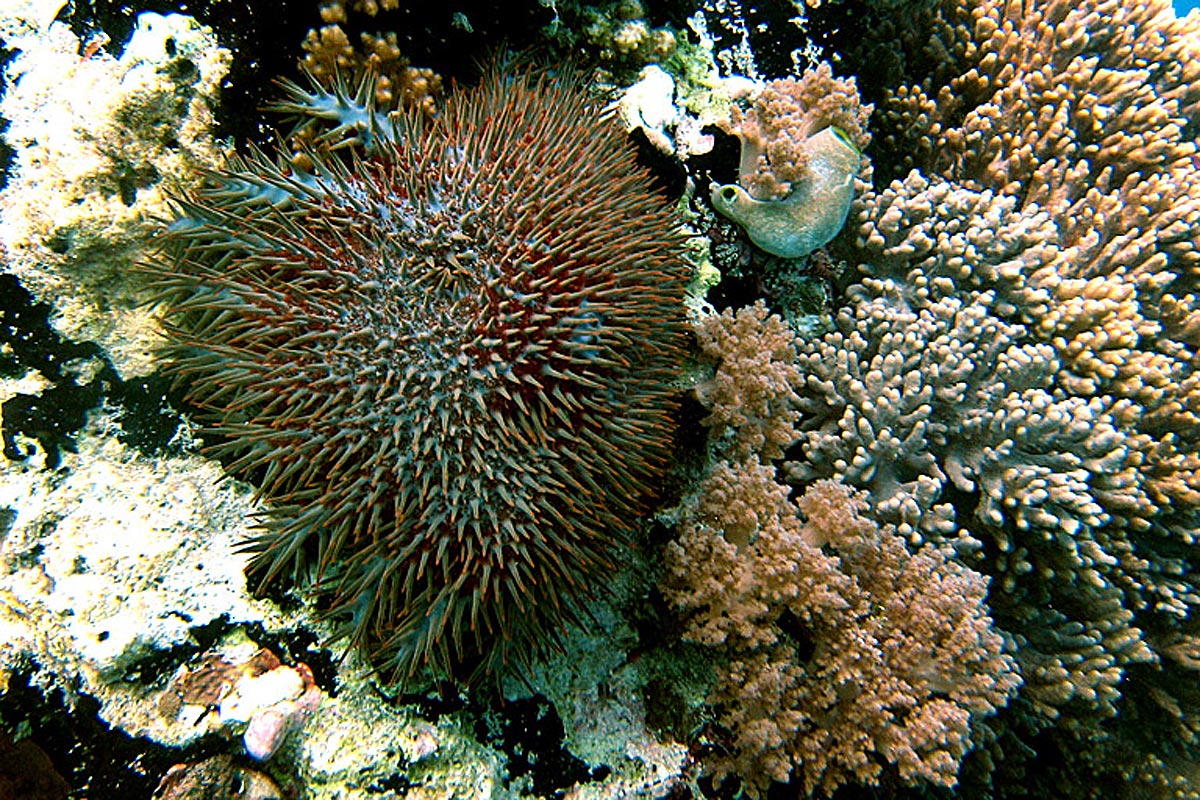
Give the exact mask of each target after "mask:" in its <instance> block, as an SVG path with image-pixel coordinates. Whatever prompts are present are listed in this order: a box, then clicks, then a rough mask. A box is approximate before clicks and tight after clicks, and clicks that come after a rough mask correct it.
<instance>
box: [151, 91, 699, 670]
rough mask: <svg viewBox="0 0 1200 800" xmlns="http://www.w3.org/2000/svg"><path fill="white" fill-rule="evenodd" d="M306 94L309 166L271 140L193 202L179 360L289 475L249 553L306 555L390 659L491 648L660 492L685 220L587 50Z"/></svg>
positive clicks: (296, 564) (355, 624)
mask: <svg viewBox="0 0 1200 800" xmlns="http://www.w3.org/2000/svg"><path fill="white" fill-rule="evenodd" d="M290 95H291V99H290V101H289V102H287V103H285V104H283V106H282V107H283V108H284V109H285V110H288V111H290V112H292V113H294V114H296V115H299V116H300V117H302V118H303V120H304V123H303V125H306V126H309V127H311V126H313V125H314V124H316V123H322V124H325V123H328V130H326V131H325V132H324V133H322V134H321V135H319V136H318V137H317V139H316V145H315V146H314V147H313V148H311V149H308V150H307V152H306V153H305V154H304V155H305V157H306V159H307V161H309V162H311V166H310V168H309V169H306V170H300V169H293V168H289V167H286V166H281V165H277V164H276V163H274V162H273V161H272V160H271V159H270V158H269V157H267V156H265V155H262V154H257V153H256V154H254V155H252V156H251V157H250V158H248V159H245V160H240V161H237V162H236V163H234V164H233V165H231V167H230V168H229V169H228V170H227V171H223V172H219V173H216V174H213V175H212V176H211V180H210V181H209V185H208V186H207V188H204V189H202V190H201V191H199V192H198V193H196V194H195V195H194V196H191V197H189V198H187V199H185V200H182V201H181V202H180V207H181V218H180V219H179V221H177V222H176V223H174V224H173V225H172V226H171V228H170V236H169V238H170V239H171V245H170V246H169V249H168V252H169V254H170V257H169V258H167V259H165V260H163V262H162V264H161V265H160V267H159V268H160V269H162V270H163V275H162V277H161V278H160V280H159V282H158V287H159V289H160V290H161V291H163V292H164V293H165V295H166V297H167V298H168V304H169V312H168V313H167V314H166V318H167V320H168V323H167V324H168V330H169V333H170V337H171V340H172V344H171V346H170V353H171V356H172V357H173V359H174V363H175V370H176V371H177V372H178V373H179V374H181V375H186V376H187V377H188V379H189V381H190V385H191V396H192V398H193V399H194V400H195V401H196V402H197V403H198V404H199V405H201V406H202V407H204V408H205V409H207V410H208V412H209V413H210V414H211V418H210V419H211V422H210V428H209V429H210V431H211V433H212V434H214V435H218V436H220V437H223V441H222V442H221V443H220V444H218V445H216V446H215V447H214V448H213V451H214V452H215V453H217V454H219V455H221V456H222V457H225V458H228V459H230V465H229V469H230V471H231V472H232V473H234V474H237V475H243V476H248V477H252V478H253V479H254V481H255V482H256V484H257V485H258V486H259V487H260V493H261V496H262V497H263V498H264V499H266V500H267V501H269V506H268V510H267V511H266V512H265V516H264V517H263V519H262V521H261V531H260V532H259V533H258V535H257V536H256V537H255V538H254V540H253V541H252V542H251V543H250V544H249V549H250V550H251V551H252V552H253V553H254V559H253V566H252V568H253V570H254V571H256V572H258V573H260V574H261V575H262V576H263V577H264V578H265V579H266V580H268V581H270V580H274V579H276V578H278V577H280V576H283V575H288V576H291V577H294V578H296V579H297V580H300V581H305V582H308V581H310V582H311V585H312V586H313V587H314V588H315V590H316V591H317V592H318V593H319V594H320V595H322V596H324V597H325V598H326V600H327V601H328V603H329V610H328V615H329V617H331V618H332V619H335V620H338V621H340V622H341V623H342V635H343V636H345V637H346V638H347V639H349V640H350V641H351V642H353V643H354V644H358V645H362V646H364V647H365V648H366V649H367V651H368V652H369V653H370V654H371V655H372V656H373V657H374V660H375V661H376V662H377V663H378V664H380V666H381V667H382V668H383V669H384V671H385V673H386V674H390V675H392V676H393V677H396V678H400V679H404V678H407V677H408V676H410V675H411V674H412V673H413V672H414V670H416V669H417V668H418V667H419V666H420V665H424V664H429V665H432V666H433V667H434V668H436V670H437V671H440V672H442V673H454V674H456V677H460V678H467V677H472V676H480V675H484V674H493V673H496V672H498V671H499V670H501V669H502V668H503V667H504V666H505V665H506V664H507V663H508V662H511V661H513V660H514V659H517V660H524V659H525V658H526V657H527V656H528V651H529V648H531V647H532V648H534V649H536V648H537V647H538V645H539V644H544V643H546V642H549V641H551V640H552V639H553V637H555V636H557V635H558V633H559V631H560V628H561V626H562V625H563V623H564V622H567V621H570V620H574V619H577V618H578V616H579V613H580V610H579V606H578V602H579V600H580V599H581V598H582V597H584V596H585V595H586V594H587V593H588V592H589V591H590V590H591V589H592V588H593V587H594V584H595V579H596V576H597V573H598V572H600V571H601V570H604V569H606V568H609V567H611V566H613V564H614V563H615V562H614V553H615V552H616V550H617V548H619V547H620V545H621V542H622V537H623V536H624V534H625V533H626V532H628V531H629V530H630V527H631V524H632V523H633V521H634V520H635V519H636V518H637V515H638V513H639V511H641V510H642V509H643V508H644V501H645V500H646V499H647V498H648V497H649V496H650V495H652V493H653V486H654V480H655V476H656V475H657V474H658V473H659V472H660V471H661V470H662V468H663V465H664V461H665V455H666V452H667V448H668V445H669V443H670V441H671V439H672V436H673V433H672V430H673V428H672V414H673V410H674V408H675V405H676V402H677V398H676V397H675V396H674V393H673V391H672V389H671V388H670V387H671V385H672V383H671V378H672V377H673V375H674V374H675V371H676V370H677V368H678V364H679V362H680V360H681V353H682V346H683V337H684V331H685V328H684V324H685V323H684V316H683V306H682V298H683V293H684V285H685V279H686V277H687V269H686V267H685V260H684V258H683V257H682V242H683V237H682V233H681V232H680V229H679V226H678V224H677V222H676V221H675V218H674V216H673V215H672V213H671V211H670V209H669V208H668V207H667V206H666V204H665V202H664V200H663V199H662V198H660V197H658V196H656V194H655V193H654V191H653V189H652V187H651V183H650V179H649V177H648V175H647V174H646V173H645V172H644V171H643V170H642V169H641V168H639V167H638V166H637V165H636V164H635V162H634V155H633V152H632V150H631V148H630V146H629V144H628V143H627V142H626V140H625V138H624V136H623V135H622V133H621V132H620V130H619V129H618V128H615V127H614V126H613V125H612V124H611V122H610V121H609V120H608V119H606V118H604V117H603V116H602V114H601V112H600V109H599V107H598V105H597V103H596V102H594V101H593V100H591V99H589V98H588V96H587V95H586V94H585V92H584V90H583V88H582V85H581V84H580V82H579V80H578V79H577V78H575V77H572V76H569V75H568V76H560V77H555V78H552V77H550V76H548V75H545V74H534V73H528V72H521V73H517V74H505V73H503V72H501V71H499V69H494V70H493V71H492V72H491V73H490V74H488V75H487V76H486V77H485V78H484V80H483V82H482V84H481V85H480V86H479V87H478V88H475V89H472V90H470V91H466V92H463V93H460V94H455V95H453V96H451V97H450V98H449V99H448V100H447V102H446V104H445V107H444V108H443V109H442V110H441V112H440V113H439V115H438V116H437V117H436V118H435V119H430V118H429V117H427V116H425V115H424V114H422V112H421V111H420V110H415V111H411V112H403V113H399V114H398V115H397V116H395V117H393V118H392V119H389V118H386V117H385V116H384V115H383V114H381V113H380V112H377V111H375V110H373V105H372V103H371V102H369V100H368V98H369V97H370V96H371V89H370V87H369V86H368V85H367V83H366V82H364V83H363V84H361V85H360V86H359V87H358V89H357V90H356V91H355V92H351V91H349V90H348V89H346V88H345V87H344V86H341V85H339V86H338V87H337V88H336V89H333V90H330V91H327V90H324V89H319V88H318V89H315V90H314V91H312V92H305V91H303V90H301V89H299V88H297V87H291V88H290ZM351 141H353V143H354V145H355V147H354V148H353V149H352V151H351V152H350V153H349V155H344V156H341V157H337V156H333V155H330V154H329V153H328V152H327V151H326V149H325V148H326V147H327V146H330V145H345V144H346V143H347V142H351ZM342 152H343V153H344V152H346V151H345V150H343V151H342ZM464 673H466V674H464Z"/></svg>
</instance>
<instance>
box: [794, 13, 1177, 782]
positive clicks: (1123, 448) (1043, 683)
mask: <svg viewBox="0 0 1200 800" xmlns="http://www.w3.org/2000/svg"><path fill="white" fill-rule="evenodd" d="M905 19H907V20H908V21H910V22H911V21H914V20H915V21H919V22H920V24H921V25H922V29H921V30H923V31H924V34H923V36H922V35H921V34H918V33H916V32H910V34H909V35H907V36H898V37H896V41H897V42H901V43H904V46H907V47H909V48H910V49H909V50H908V51H904V52H902V53H901V54H900V56H899V57H897V59H896V61H897V63H903V64H907V65H909V68H910V69H911V68H912V65H914V64H916V63H921V64H923V65H924V66H925V67H926V68H927V69H928V72H927V73H926V74H925V75H924V76H920V75H911V76H910V79H911V81H912V82H910V83H907V84H904V85H901V86H898V87H893V88H891V89H889V90H887V91H886V92H884V93H883V95H882V98H881V99H880V101H879V103H878V110H877V112H876V116H875V123H876V127H875V137H876V144H877V145H878V146H879V147H878V151H877V153H880V154H882V155H879V154H877V155H876V157H875V159H876V160H875V168H876V174H877V175H881V174H882V175H888V174H895V175H897V177H896V179H895V180H892V181H891V182H890V183H888V184H887V185H884V186H882V187H881V188H879V189H877V190H873V191H870V192H868V193H866V194H864V195H863V197H862V198H861V201H860V202H859V204H858V207H857V212H856V214H855V218H854V221H853V223H852V224H853V225H854V226H855V227H856V229H857V233H858V237H857V239H858V241H857V244H856V245H853V244H851V243H849V241H848V237H843V240H842V242H843V243H844V246H840V247H839V248H838V249H837V251H836V252H837V253H838V254H839V255H843V256H844V257H846V258H847V259H849V260H851V263H854V264H856V265H857V268H856V273H857V274H856V276H855V278H854V284H853V285H852V286H850V287H849V289H848V291H847V292H846V303H845V305H844V307H843V308H842V309H841V310H840V311H839V312H838V313H837V314H836V316H835V319H834V330H832V331H831V332H829V333H827V334H825V335H823V336H821V337H818V338H814V339H798V340H797V341H796V342H795V345H794V346H795V347H796V349H797V351H798V356H797V359H796V362H795V363H796V366H797V367H799V369H800V370H801V372H802V378H801V379H800V381H799V382H798V383H796V384H795V385H794V388H795V391H796V393H797V395H798V396H799V397H800V401H799V403H798V404H797V408H798V409H799V410H800V412H801V417H800V420H799V422H798V423H796V427H797V428H798V429H799V431H800V438H799V441H798V444H797V445H796V446H795V447H794V448H793V449H792V450H791V451H790V452H789V456H790V457H791V458H792V459H793V460H792V462H791V463H790V464H789V465H788V476H789V480H790V481H792V482H793V483H794V484H796V485H797V486H800V487H804V486H808V485H810V484H812V483H813V482H816V481H820V480H825V479H830V478H832V479H837V480H839V481H842V482H845V483H846V484H848V485H851V486H855V487H860V488H862V489H864V490H866V491H867V497H868V498H869V502H870V505H871V507H873V508H874V509H875V510H876V512H877V513H878V514H879V516H880V518H881V520H883V521H885V522H887V523H890V524H894V525H896V526H897V529H898V530H899V531H900V532H901V533H903V535H905V536H906V537H908V539H909V542H910V545H911V546H914V547H916V546H925V547H927V546H929V545H935V546H939V547H942V546H949V547H953V548H954V550H955V551H956V552H957V553H958V555H959V557H960V558H961V559H962V560H963V561H964V563H966V564H968V565H970V566H971V567H973V568H974V569H977V570H979V571H980V572H982V573H984V574H987V575H989V576H991V577H992V586H991V590H990V592H989V597H988V600H989V604H990V606H991V609H992V614H993V617H994V619H995V622H996V625H997V627H998V628H1000V629H1002V630H1004V631H1005V632H1007V633H1008V634H1009V635H1011V636H1012V637H1013V639H1014V641H1016V642H1017V644H1018V645H1019V646H1018V649H1017V651H1016V653H1015V657H1016V659H1017V662H1018V664H1019V666H1020V670H1021V674H1022V676H1023V678H1024V684H1025V685H1024V687H1023V688H1022V689H1021V691H1020V695H1019V698H1018V700H1017V701H1016V702H1014V703H1012V704H1010V706H1009V708H1008V709H1007V710H1006V711H1005V712H1002V713H1001V714H999V715H998V716H997V718H996V723H995V727H996V728H997V730H998V731H999V733H1000V738H999V740H998V744H996V745H995V746H994V748H992V749H990V750H989V751H988V752H987V753H986V754H985V753H981V757H980V759H979V761H978V764H977V765H976V768H977V770H978V771H977V773H976V774H977V776H978V781H979V785H980V786H985V787H986V786H990V785H991V782H992V781H993V780H995V781H996V782H997V787H998V786H999V784H1000V783H1003V784H1004V785H1005V786H1007V785H1008V778H1010V777H1012V776H1017V775H1022V774H1023V775H1025V776H1028V775H1030V774H1037V771H1039V770H1044V771H1048V772H1050V773H1051V774H1052V776H1053V777H1051V778H1049V779H1048V780H1052V781H1053V782H1054V783H1055V785H1063V786H1070V787H1072V789H1071V792H1070V796H1071V797H1098V796H1102V794H1103V792H1104V789H1103V787H1104V786H1105V785H1106V784H1107V782H1109V781H1110V780H1111V781H1113V782H1117V783H1124V782H1127V781H1128V782H1131V783H1130V785H1131V786H1137V787H1140V788H1138V789H1131V790H1130V791H1131V792H1140V791H1145V792H1148V793H1152V795H1151V796H1167V795H1165V794H1159V793H1161V792H1164V791H1165V787H1171V788H1170V791H1171V792H1174V794H1172V795H1170V796H1176V797H1197V796H1200V786H1197V785H1196V784H1195V783H1194V780H1193V778H1191V777H1189V775H1190V773H1189V770H1188V768H1187V767H1185V766H1182V765H1185V764H1187V763H1188V762H1194V760H1195V758H1196V753H1197V746H1198V745H1200V740H1198V739H1197V734H1196V731H1197V730H1200V703H1198V702H1197V701H1198V700H1200V697H1198V696H1197V693H1196V692H1194V691H1192V690H1191V689H1190V688H1189V687H1190V686H1191V685H1192V684H1193V683H1194V682H1195V679H1196V677H1197V676H1196V668H1197V662H1196V661H1195V660H1194V659H1192V658H1190V657H1189V656H1187V655H1182V654H1183V653H1184V652H1192V648H1194V646H1195V643H1196V641H1197V638H1196V637H1197V635H1198V633H1200V631H1198V629H1197V623H1196V613H1197V603H1198V602H1200V585H1198V583H1197V580H1196V567H1197V555H1196V551H1195V544H1196V540H1197V532H1198V531H1200V514H1198V511H1200V507H1198V506H1197V501H1198V500H1200V494H1197V489H1198V488H1200V483H1198V482H1197V481H1198V474H1197V472H1196V469H1197V466H1198V465H1200V427H1197V425H1196V418H1195V410H1196V409H1197V408H1200V394H1198V391H1197V387H1200V379H1198V378H1197V375H1196V373H1195V364H1196V352H1197V346H1198V345H1200V340H1198V339H1197V336H1196V331H1197V330H1200V327H1198V324H1200V318H1198V316H1197V315H1198V314H1200V307H1198V306H1197V303H1196V296H1197V295H1196V289H1197V286H1196V275H1197V272H1196V266H1197V263H1198V261H1200V255H1198V252H1197V243H1198V242H1200V231H1198V230H1197V227H1196V220H1197V219H1200V207H1198V205H1197V203H1198V202H1200V201H1198V200H1197V198H1198V197H1200V186H1198V183H1200V166H1198V163H1197V159H1196V156H1197V149H1196V144H1195V142H1194V130H1195V124H1196V123H1195V121H1196V120H1197V119H1198V118H1200V83H1198V82H1197V81H1198V79H1200V45H1198V43H1200V30H1198V25H1200V23H1198V21H1197V19H1196V18H1195V17H1192V18H1188V19H1182V20H1177V19H1175V18H1174V16H1173V14H1172V13H1171V10H1170V4H1169V3H1165V2H1148V3H1117V2H1086V3H1065V2H1050V3H1044V4H1037V5H1027V4H1012V3H1003V2H998V1H995V2H993V1H992V0H985V1H984V2H978V3H961V2H940V3H931V4H928V5H927V6H925V7H923V8H922V9H921V10H920V12H919V13H918V12H917V11H916V10H914V12H913V15H912V16H911V17H906V18H905ZM930 32H932V39H931V38H930ZM860 57H861V58H864V59H870V58H874V57H875V53H874V51H873V50H872V51H870V52H868V53H864V54H862V55H861V56H860ZM918 57H923V58H925V59H927V60H926V61H919V58H918ZM849 66H850V68H851V69H853V63H851V64H850V65H849ZM1035 737H1036V742H1037V744H1036V746H1035V745H1034V744H1033V742H1034V741H1035ZM1050 752H1053V753H1055V754H1056V758H1057V761H1056V762H1054V763H1052V761H1051V760H1050V759H1042V758H1036V757H1035V756H1034V754H1035V753H1037V754H1039V755H1041V754H1045V753H1050ZM1001 754H1003V755H1001ZM1029 760H1032V761H1033V763H1032V764H1027V763H1025V762H1027V761H1029ZM993 769H999V770H1000V772H999V774H998V775H994V774H993V772H992V771H993ZM1025 780H1026V781H1027V780H1028V778H1027V777H1026V778H1025ZM987 791H989V792H990V791H993V789H987ZM996 791H999V793H1000V794H1004V793H1005V791H1007V789H1006V790H1004V791H1000V790H999V789H998V788H997V789H996ZM989 796H990V795H989Z"/></svg>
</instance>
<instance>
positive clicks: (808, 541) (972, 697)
mask: <svg viewBox="0 0 1200 800" xmlns="http://www.w3.org/2000/svg"><path fill="white" fill-rule="evenodd" d="M699 333H700V338H701V342H702V346H703V348H704V350H705V353H706V354H708V355H709V356H710V357H716V356H719V357H720V362H719V366H718V369H717V371H716V374H715V375H714V377H713V378H712V379H711V380H710V381H709V382H707V383H706V384H704V385H702V387H701V389H700V396H701V398H702V400H703V401H704V402H705V403H706V405H708V407H709V408H710V410H711V414H710V416H709V417H708V419H707V420H706V423H707V424H709V425H711V426H713V427H714V429H715V430H717V431H722V432H724V434H725V435H723V436H721V437H719V439H718V445H717V447H718V450H719V452H721V453H722V454H723V455H724V456H725V457H726V459H725V460H721V461H719V462H718V463H717V464H716V466H715V467H714V468H713V469H712V471H711V473H710V474H709V476H708V478H707V479H706V480H705V482H704V484H703V485H702V486H701V487H700V490H699V492H698V493H697V495H696V497H695V498H694V499H693V500H692V501H691V502H690V503H688V504H685V511H684V514H683V517H682V522H681V533H680V537H679V539H678V540H677V541H676V542H674V543H672V545H671V546H670V548H669V553H668V570H669V575H670V585H669V587H668V596H669V597H670V598H671V599H672V600H674V602H676V603H677V604H678V605H680V606H681V607H683V608H684V609H686V610H688V611H689V612H690V622H689V628H688V632H687V636H688V637H690V638H692V639H694V640H696V641H699V642H702V643H705V644H708V645H712V646H718V647H720V648H721V649H722V651H723V652H724V653H725V654H726V656H727V657H728V659H729V660H728V662H727V664H726V666H725V668H724V670H723V671H722V674H721V676H720V679H719V683H718V686H717V688H716V691H715V697H714V700H715V701H716V702H717V703H718V705H719V706H720V708H721V709H722V714H721V722H722V724H723V725H725V726H727V727H728V728H729V730H730V731H731V733H732V740H733V749H732V752H731V753H730V755H729V756H728V757H726V758H723V759H721V760H719V761H718V762H717V763H716V764H715V768H716V771H717V773H718V775H725V774H728V773H731V772H732V773H736V774H737V775H739V776H741V778H742V779H743V780H744V781H745V783H746V784H747V786H748V787H749V788H750V789H751V790H752V791H753V792H755V793H762V792H763V791H765V789H766V786H767V785H768V784H769V782H770V781H771V780H787V779H788V778H789V776H791V775H796V776H798V777H799V778H800V780H801V781H802V783H803V785H804V786H805V788H806V791H808V792H810V793H812V792H815V791H818V790H819V791H821V792H824V793H832V792H833V790H834V789H836V788H837V787H839V786H841V785H843V784H846V783H851V782H857V783H866V784H875V783H878V782H879V781H880V779H881V776H882V775H883V774H884V771H885V768H886V769H887V770H894V774H895V775H897V776H898V777H899V778H900V779H901V780H902V781H904V782H906V783H916V782H920V781H928V782H931V783H934V784H937V785H941V786H951V785H953V784H954V783H955V782H956V780H957V773H958V768H959V764H960V762H961V759H962V758H963V755H964V754H965V753H966V752H967V751H968V750H969V749H970V748H971V746H972V742H973V735H974V733H973V731H974V726H975V724H976V723H977V722H978V721H979V720H980V719H981V718H983V717H984V716H986V715H988V714H990V713H991V712H992V711H994V710H995V709H996V708H998V707H1001V706H1003V705H1004V704H1005V703H1006V702H1007V700H1008V697H1009V695H1010V694H1011V693H1012V691H1013V690H1014V689H1015V688H1016V686H1017V685H1018V684H1019V682H1020V679H1019V677H1018V676H1017V674H1016V670H1015V665H1014V662H1013V660H1012V658H1011V657H1010V656H1009V655H1007V654H1005V653H1004V652H1003V640H1002V638H1001V637H1000V635H999V634H997V633H996V632H995V631H993V630H992V628H991V621H990V618H989V617H988V614H987V610H986V606H985V604H984V596H985V594H986V589H987V581H986V579H984V578H983V577H981V576H980V575H978V574H977V573H974V572H972V571H971V570H969V569H967V568H965V567H963V566H961V565H959V564H957V563H955V562H954V561H953V560H952V558H951V556H950V553H949V551H948V550H945V549H937V548H934V547H928V546H927V547H924V548H921V549H920V550H918V551H917V552H916V553H910V552H909V551H908V550H907V549H906V547H905V544H904V540H903V538H902V537H901V536H900V535H899V534H898V533H897V532H896V530H895V528H894V527H892V526H884V527H882V528H880V527H879V526H877V525H876V524H875V523H874V522H872V521H870V520H869V519H868V518H867V517H866V516H864V512H865V510H866V506H865V503H864V500H863V495H861V494H857V493H852V492H850V491H849V490H848V489H847V488H846V487H845V486H843V485H842V484H839V483H836V482H833V481H820V482H817V483H815V484H813V485H812V486H811V487H810V488H809V489H808V490H807V491H806V492H805V494H804V495H803V496H802V497H801V498H800V499H799V500H798V501H797V502H793V501H792V500H791V499H789V497H788V494H789V490H788V487H787V486H785V485H783V484H781V483H779V482H778V481H777V480H776V478H775V469H774V467H773V466H771V464H770V461H771V459H772V458H774V457H776V456H778V455H779V454H780V453H781V450H780V446H781V444H782V443H785V442H787V441H788V440H790V439H794V438H795V435H796V432H795V429H794V428H793V427H792V425H791V421H792V420H794V413H793V412H792V411H790V410H789V408H788V407H789V405H790V403H791V402H793V401H794V399H795V395H794V394H793V392H792V386H791V384H792V383H794V382H795V381H796V379H797V377H798V376H797V373H796V370H795V367H794V366H793V364H792V359H793V355H794V351H793V349H792V346H791V344H790V341H789V340H790V339H791V335H790V332H789V331H788V329H787V326H786V325H785V324H784V323H783V322H782V321H781V320H780V319H779V318H778V317H775V316H768V315H767V313H766V310H765V308H764V307H763V306H762V305H761V304H759V305H756V306H755V307H753V308H749V309H743V310H742V311H740V312H739V313H738V314H736V315H734V314H732V313H730V312H728V311H727V312H726V313H725V314H723V315H721V316H711V317H709V318H707V319H705V320H703V321H702V323H701V325H700V328H699Z"/></svg>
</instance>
